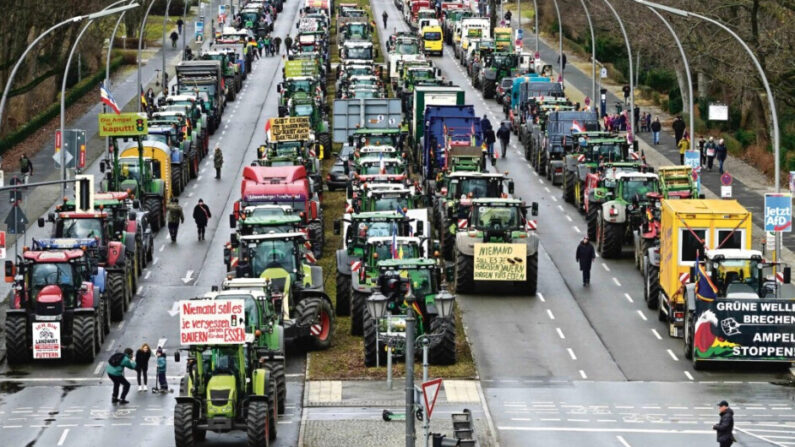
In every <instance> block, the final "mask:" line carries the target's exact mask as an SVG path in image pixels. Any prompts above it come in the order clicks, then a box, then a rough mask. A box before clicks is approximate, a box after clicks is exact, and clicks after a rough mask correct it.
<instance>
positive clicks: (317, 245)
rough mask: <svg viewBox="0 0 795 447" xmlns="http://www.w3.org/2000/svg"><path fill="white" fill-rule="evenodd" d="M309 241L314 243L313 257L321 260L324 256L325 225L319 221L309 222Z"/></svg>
mask: <svg viewBox="0 0 795 447" xmlns="http://www.w3.org/2000/svg"><path fill="white" fill-rule="evenodd" d="M307 227H308V228H309V239H310V242H311V243H312V255H313V256H314V257H315V258H317V259H320V256H322V255H323V224H322V223H321V222H318V221H312V222H309V225H307Z"/></svg>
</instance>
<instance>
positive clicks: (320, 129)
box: [279, 92, 331, 148]
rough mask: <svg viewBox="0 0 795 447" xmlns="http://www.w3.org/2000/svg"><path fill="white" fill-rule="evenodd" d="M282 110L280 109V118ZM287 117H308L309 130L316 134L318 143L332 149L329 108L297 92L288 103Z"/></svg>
mask: <svg viewBox="0 0 795 447" xmlns="http://www.w3.org/2000/svg"><path fill="white" fill-rule="evenodd" d="M281 111H282V108H281V107H279V112H280V115H279V116H284V115H281ZM286 115H287V116H306V117H309V128H310V129H312V131H313V132H314V133H315V137H316V138H317V141H318V142H319V143H320V144H321V145H322V146H323V147H324V148H330V147H331V134H330V133H329V132H330V130H329V129H330V128H329V124H328V106H326V105H323V106H321V105H320V103H319V102H318V101H316V100H314V99H312V98H310V97H309V95H307V94H306V93H304V92H296V93H294V94H293V96H292V97H291V98H290V99H289V100H288V101H287V106H286Z"/></svg>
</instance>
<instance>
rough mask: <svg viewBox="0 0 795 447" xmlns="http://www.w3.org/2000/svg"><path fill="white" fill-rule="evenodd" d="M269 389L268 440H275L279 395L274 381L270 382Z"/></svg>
mask: <svg viewBox="0 0 795 447" xmlns="http://www.w3.org/2000/svg"><path fill="white" fill-rule="evenodd" d="M270 384H271V386H270V390H269V391H268V427H270V430H268V440H270V441H275V440H276V435H277V433H278V428H279V427H278V426H277V425H276V424H277V422H278V418H279V402H280V399H279V395H278V393H277V392H276V383H275V382H270Z"/></svg>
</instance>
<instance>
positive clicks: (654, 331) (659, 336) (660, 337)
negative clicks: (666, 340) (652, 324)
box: [638, 311, 662, 340]
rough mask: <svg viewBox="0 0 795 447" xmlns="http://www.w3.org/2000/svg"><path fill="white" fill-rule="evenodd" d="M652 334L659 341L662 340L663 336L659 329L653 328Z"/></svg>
mask: <svg viewBox="0 0 795 447" xmlns="http://www.w3.org/2000/svg"><path fill="white" fill-rule="evenodd" d="M638 312H640V311H638ZM651 333H652V334H654V336H655V337H657V340H662V335H660V333H659V332H657V329H654V328H652V330H651Z"/></svg>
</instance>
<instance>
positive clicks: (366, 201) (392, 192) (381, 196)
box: [351, 183, 427, 213]
mask: <svg viewBox="0 0 795 447" xmlns="http://www.w3.org/2000/svg"><path fill="white" fill-rule="evenodd" d="M351 206H352V207H353V209H354V212H356V213H362V212H368V211H394V210H409V209H415V208H425V207H426V206H427V205H426V196H424V195H421V194H418V193H417V191H416V189H415V188H414V187H413V186H408V187H407V186H405V185H403V184H401V183H397V184H396V183H366V184H364V185H362V188H361V190H360V191H358V192H357V193H356V198H355V199H352V200H351Z"/></svg>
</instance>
